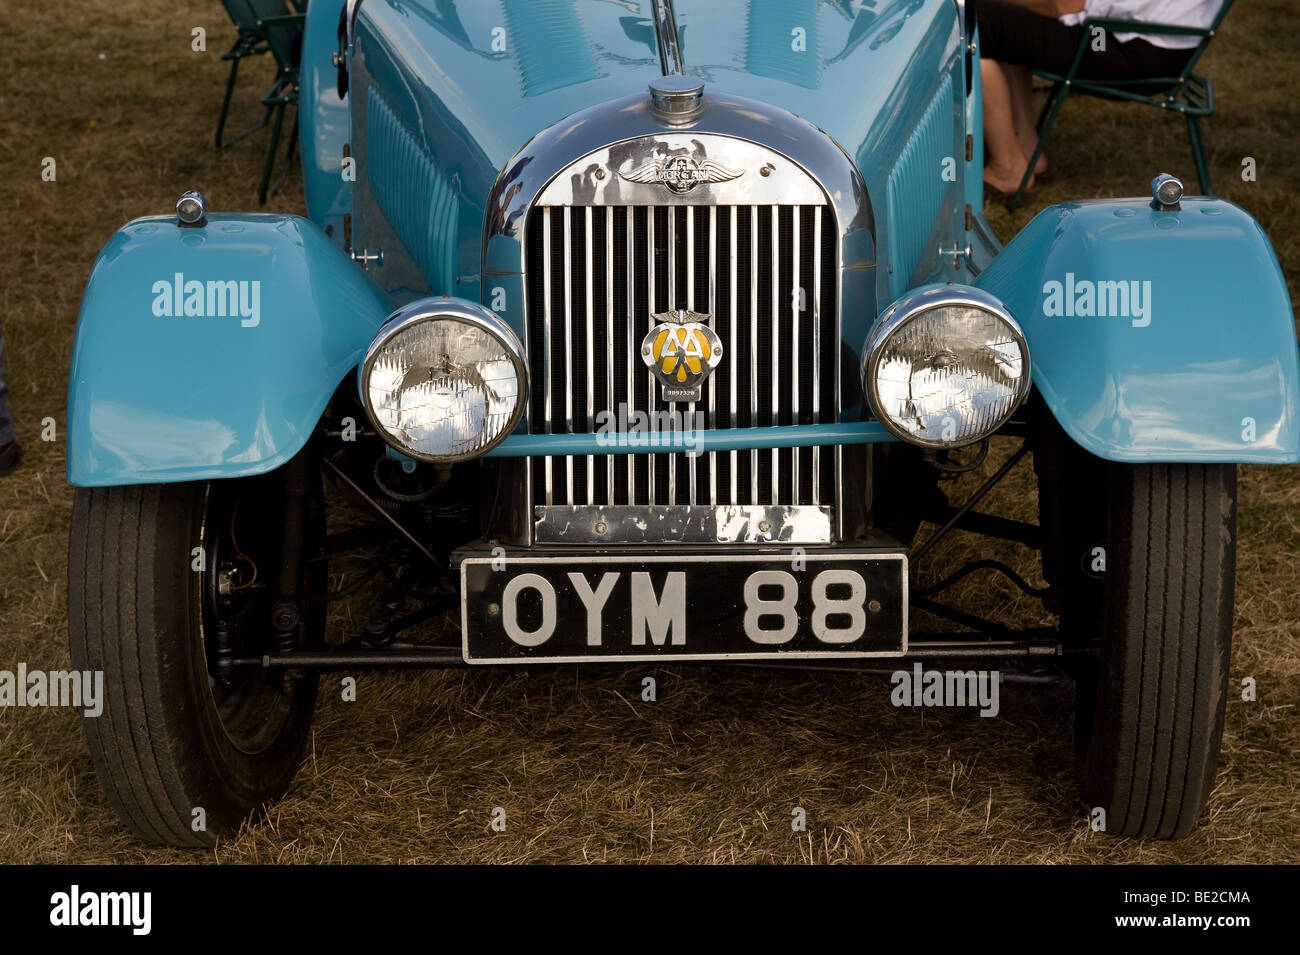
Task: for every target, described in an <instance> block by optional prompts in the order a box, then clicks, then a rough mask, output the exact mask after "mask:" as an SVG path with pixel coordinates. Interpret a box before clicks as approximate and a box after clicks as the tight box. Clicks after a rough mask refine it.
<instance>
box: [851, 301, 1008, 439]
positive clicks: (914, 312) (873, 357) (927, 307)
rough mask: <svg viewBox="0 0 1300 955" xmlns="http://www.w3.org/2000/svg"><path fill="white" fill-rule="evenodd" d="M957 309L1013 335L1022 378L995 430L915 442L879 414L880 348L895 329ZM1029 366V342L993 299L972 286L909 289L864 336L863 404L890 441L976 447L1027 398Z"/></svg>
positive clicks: (904, 431) (912, 435)
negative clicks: (973, 311)
mask: <svg viewBox="0 0 1300 955" xmlns="http://www.w3.org/2000/svg"><path fill="white" fill-rule="evenodd" d="M954 305H955V306H960V307H963V308H977V309H982V310H984V311H987V312H990V313H992V314H993V315H994V316H995V317H996V318H998V319H1000V320H1001V321H1002V322H1004V323H1005V324H1006V325H1007V327H1008V328H1010V329H1011V331H1012V332H1013V333H1014V335H1015V337H1016V343H1017V344H1018V345H1019V346H1020V354H1021V359H1022V361H1023V364H1024V376H1023V378H1022V379H1021V383H1020V387H1019V393H1018V394H1017V395H1016V399H1015V401H1014V402H1013V403H1012V405H1011V408H1010V410H1009V411H1008V412H1007V415H1006V417H1005V418H1003V420H1002V421H1000V422H999V423H998V424H997V426H996V427H994V428H991V429H989V430H987V431H985V432H984V433H983V434H980V435H978V436H977V437H974V438H960V439H954V440H950V441H944V440H942V439H934V440H927V439H923V438H918V437H917V436H916V435H914V434H912V433H910V432H908V431H906V430H904V429H902V428H900V427H898V426H897V425H896V424H895V422H894V420H893V419H892V418H891V417H890V416H889V415H887V414H884V413H883V412H882V411H881V407H882V402H881V400H880V397H879V395H878V394H877V392H876V379H875V370H876V366H877V364H878V363H879V361H880V356H881V354H882V351H883V349H882V347H881V346H883V345H884V344H885V342H886V341H888V339H889V337H890V336H891V335H893V334H894V333H895V332H896V331H898V329H900V328H902V327H903V326H904V325H906V324H907V323H908V322H910V321H912V320H914V319H916V318H918V317H920V316H921V315H923V314H925V313H926V312H929V311H931V310H933V309H936V308H944V307H947V306H954ZM1032 372H1033V363H1032V361H1031V359H1030V355H1029V340H1028V338H1026V336H1025V332H1024V329H1022V328H1021V327H1020V323H1019V322H1017V321H1016V319H1015V316H1014V315H1012V314H1011V312H1010V311H1009V310H1008V309H1007V307H1006V306H1005V305H1004V304H1003V303H1002V302H1001V300H999V299H998V298H996V297H995V296H993V295H991V294H989V293H988V292H986V291H984V290H983V289H979V288H975V287H974V286H972V285H956V284H944V285H928V286H924V287H921V288H917V289H912V290H911V291H908V292H906V293H904V294H903V295H902V296H900V297H899V298H897V299H895V300H894V301H893V302H892V303H890V305H889V307H888V308H886V309H885V311H884V312H882V313H881V316H880V318H879V320H878V321H877V322H876V324H875V326H874V327H873V328H872V330H871V332H870V334H868V336H867V344H866V348H865V353H864V355H863V358H862V390H863V393H864V394H865V395H866V398H867V404H868V406H869V407H870V409H871V413H872V414H873V415H875V418H876V420H877V421H878V422H880V424H881V425H882V426H883V427H884V428H885V430H886V431H888V432H889V433H890V434H892V435H894V437H896V438H898V439H899V440H900V441H902V442H904V443H906V444H910V445H912V446H913V447H919V448H926V449H929V450H952V449H953V448H961V447H967V446H969V445H972V444H977V443H979V442H980V441H982V440H984V439H985V438H988V437H989V436H990V435H993V434H995V433H996V432H997V430H998V428H1001V427H1002V426H1003V425H1004V424H1006V422H1007V420H1008V419H1009V418H1010V417H1011V415H1013V414H1014V413H1015V411H1016V409H1017V408H1019V407H1020V405H1021V404H1022V403H1023V402H1024V400H1025V398H1027V397H1028V396H1029V392H1030V390H1031V388H1032V387H1033V380H1032V379H1033V374H1032Z"/></svg>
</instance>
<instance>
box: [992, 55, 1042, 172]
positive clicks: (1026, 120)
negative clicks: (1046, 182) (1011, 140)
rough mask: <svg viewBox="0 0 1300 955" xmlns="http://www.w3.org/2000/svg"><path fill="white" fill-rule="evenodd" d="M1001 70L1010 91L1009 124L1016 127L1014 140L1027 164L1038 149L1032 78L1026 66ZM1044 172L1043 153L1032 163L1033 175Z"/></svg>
mask: <svg viewBox="0 0 1300 955" xmlns="http://www.w3.org/2000/svg"><path fill="white" fill-rule="evenodd" d="M1002 70H1003V72H1004V73H1005V74H1006V77H1007V86H1008V87H1009V88H1010V90H1011V122H1012V123H1013V124H1014V125H1015V127H1016V139H1018V140H1019V141H1020V148H1021V150H1022V151H1023V152H1024V154H1025V161H1026V162H1028V161H1029V157H1030V156H1032V155H1033V154H1034V150H1035V149H1037V148H1038V130H1036V129H1035V128H1034V123H1035V120H1036V119H1037V118H1038V117H1037V116H1035V115H1034V87H1033V79H1034V77H1033V74H1032V73H1030V72H1029V68H1028V67H1026V66H1015V65H1012V64H1010V63H1004V64H1003V65H1002ZM1045 172H1047V155H1046V153H1043V154H1040V155H1039V157H1038V162H1036V163H1034V175H1037V176H1041V175H1042V174H1043V173H1045Z"/></svg>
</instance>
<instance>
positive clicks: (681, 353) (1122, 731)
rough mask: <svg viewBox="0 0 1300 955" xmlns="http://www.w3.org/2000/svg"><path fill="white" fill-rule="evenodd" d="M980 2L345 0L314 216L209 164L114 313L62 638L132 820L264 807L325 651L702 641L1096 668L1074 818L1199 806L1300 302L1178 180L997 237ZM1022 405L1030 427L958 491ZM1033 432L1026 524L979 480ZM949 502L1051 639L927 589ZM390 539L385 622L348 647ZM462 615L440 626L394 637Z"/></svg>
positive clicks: (1288, 424) (1158, 821) (308, 47)
mask: <svg viewBox="0 0 1300 955" xmlns="http://www.w3.org/2000/svg"><path fill="white" fill-rule="evenodd" d="M674 8H675V9H674ZM971 32H973V31H968V29H967V25H966V19H965V10H964V7H963V3H962V2H961V0H956V2H954V0H876V2H855V0H820V2H819V0H753V2H743V0H675V2H673V0H502V2H501V3H490V2H481V0H347V2H341V0H313V2H312V4H311V7H310V11H309V13H308V16H307V20H306V27H305V40H304V48H303V53H302V73H301V76H302V90H301V109H300V115H299V122H300V132H301V143H302V153H303V155H302V166H303V179H304V181H305V186H306V198H307V208H308V210H309V212H310V215H309V217H308V218H299V217H297V216H291V215H278V214H257V213H244V212H225V211H218V210H213V209H208V208H206V206H205V203H204V200H203V199H202V196H201V195H199V194H196V193H188V194H185V195H184V196H183V197H182V199H181V200H180V201H179V203H178V205H177V211H176V214H169V215H158V216H150V217H146V218H141V219H136V220H134V221H133V222H130V223H128V224H127V225H125V226H124V227H123V228H122V229H121V230H120V231H119V232H118V233H117V234H116V235H114V236H113V237H112V238H111V239H110V240H109V242H108V244H107V245H106V246H105V248H104V250H103V252H102V253H101V255H100V257H99V259H98V261H97V262H96V264H95V266H94V270H93V272H92V273H91V276H90V279H89V283H88V285H87V289H86V294H85V299H84V301H83V304H82V308H81V315H80V319H79V322H78V326H77V337H76V347H75V353H74V357H73V363H72V373H71V383H70V388H69V401H68V404H69V418H70V420H69V461H68V480H69V481H70V482H71V483H72V484H74V485H76V486H77V488H78V490H77V495H76V508H75V513H74V519H73V525H72V534H71V560H70V568H71V569H70V578H71V579H70V617H71V623H70V629H71V647H72V655H73V659H74V661H75V663H76V665H77V666H78V667H84V668H94V669H102V670H104V671H105V673H106V677H107V686H108V688H109V689H108V701H107V707H106V710H105V712H104V715H102V716H101V717H99V718H98V719H87V720H86V724H85V726H86V735H87V738H88V740H89V745H90V749H91V752H92V755H93V757H94V761H95V766H96V769H97V771H98V774H99V778H100V780H101V782H102V783H103V785H104V788H105V789H106V791H107V793H108V795H109V798H110V799H111V801H112V803H113V805H114V806H115V807H116V808H117V810H118V812H119V813H120V814H121V816H122V819H123V821H124V822H125V823H126V824H127V825H128V826H129V827H130V828H131V829H132V830H133V831H134V832H136V833H137V834H139V835H140V836H141V837H144V838H146V839H149V840H154V841H157V842H161V843H172V844H177V845H198V844H208V843H211V842H212V841H213V840H214V839H217V838H220V837H222V836H224V835H227V834H229V833H232V832H233V831H235V830H236V829H237V828H238V826H239V825H240V823H241V822H242V821H243V820H244V819H245V818H247V817H248V816H249V815H250V814H252V813H254V812H255V811H256V810H257V809H258V807H261V806H264V805H265V804H266V803H268V802H269V801H271V800H274V799H276V798H278V797H279V796H280V795H281V794H282V793H283V792H284V791H285V789H286V787H287V786H288V785H289V782H290V780H291V778H292V776H293V774H294V772H295V770H296V766H297V763H298V761H299V758H300V755H301V753H302V750H303V746H304V741H305V739H306V737H307V731H308V725H309V721H310V719H311V716H312V710H313V706H314V701H315V693H316V686H317V677H318V674H319V673H320V672H321V671H325V670H348V671H355V670H358V669H361V668H365V667H388V668H393V667H432V666H455V665H466V664H468V665H489V664H491V665H528V664H544V663H566V664H567V663H574V662H580V661H581V662H595V661H601V662H605V663H610V662H620V663H622V662H634V661H635V662H637V663H638V668H639V669H640V668H643V667H644V664H645V663H647V662H659V661H702V660H715V661H727V662H733V663H752V662H754V661H765V663H766V664H767V665H785V666H790V667H801V666H802V667H819V668H825V667H836V668H841V669H862V670H869V671H882V670H883V671H884V672H886V673H888V672H891V671H903V672H905V673H914V674H915V675H916V678H917V683H918V686H917V689H918V690H922V688H921V686H920V683H921V682H922V678H923V677H924V680H926V681H929V679H930V675H931V674H932V673H934V672H939V673H940V677H939V680H940V681H946V683H945V684H944V687H940V689H943V688H950V687H951V686H952V685H953V684H954V682H957V684H958V687H959V688H960V679H964V677H963V676H962V674H963V672H964V670H965V669H966V668H970V667H975V668H978V669H984V670H991V671H993V672H994V673H996V674H1000V675H1001V678H1002V679H1003V680H1004V681H1010V680H1015V679H1019V680H1021V681H1025V682H1033V681H1041V680H1043V679H1049V680H1055V679H1056V678H1057V674H1059V673H1061V672H1065V673H1067V674H1069V675H1071V676H1072V677H1073V678H1074V680H1075V681H1076V682H1077V685H1078V688H1079V692H1078V709H1077V718H1076V724H1077V725H1076V729H1077V737H1078V740H1077V742H1078V751H1079V767H1080V775H1081V780H1082V791H1083V796H1084V800H1085V801H1083V802H1081V803H1080V809H1079V812H1080V818H1083V816H1084V814H1085V813H1088V814H1089V816H1090V818H1091V819H1092V820H1093V821H1094V822H1096V821H1097V820H1099V819H1102V820H1104V823H1105V828H1106V829H1107V830H1108V831H1110V832H1113V833H1123V834H1129V835H1145V836H1155V837H1162V838H1169V837H1176V836H1180V835H1182V834H1184V833H1186V832H1188V831H1189V830H1190V829H1191V827H1192V826H1193V824H1194V823H1195V821H1196V819H1197V816H1198V815H1199V813H1200V811H1201V809H1202V807H1203V806H1204V804H1205V800H1206V797H1207V794H1208V793H1209V791H1210V789H1211V787H1212V785H1213V782H1214V777H1215V770H1216V763H1217V758H1218V751H1219V743H1220V736H1221V733H1222V727H1223V714H1224V701H1225V695H1226V693H1227V677H1228V653H1229V642H1230V637H1231V629H1232V605H1233V577H1234V564H1235V541H1236V465H1237V464H1238V463H1244V462H1252V463H1271V464H1282V463H1289V462H1295V461H1297V460H1298V459H1300V431H1298V427H1297V423H1298V420H1300V419H1298V418H1297V411H1298V409H1297V394H1298V390H1297V389H1298V385H1300V368H1298V366H1297V352H1296V337H1295V331H1294V325H1293V320H1292V314H1291V308H1290V305H1289V301H1288V295H1287V290H1286V287H1285V285H1284V283H1283V279H1282V275H1281V273H1280V271H1279V267H1278V263H1277V260H1276V258H1275V257H1274V254H1273V251H1272V249H1271V247H1270V245H1269V242H1268V239H1267V238H1266V237H1265V235H1264V233H1263V232H1262V231H1261V230H1260V227H1259V226H1258V224H1257V223H1256V222H1255V221H1254V220H1253V219H1252V218H1251V217H1250V216H1249V215H1247V214H1246V213H1245V212H1244V211H1243V210H1242V209H1240V208H1239V207H1238V206H1236V205H1233V204H1232V203H1230V202H1226V201H1223V200H1221V199H1215V198H1212V197H1192V196H1182V187H1181V185H1180V184H1179V183H1178V182H1177V181H1176V180H1172V179H1170V178H1168V177H1165V178H1158V179H1157V180H1155V181H1154V188H1153V189H1152V190H1148V188H1147V185H1146V183H1145V182H1143V183H1134V191H1135V192H1146V191H1151V192H1153V193H1154V195H1143V196H1140V197H1137V198H1128V199H1112V200H1096V199H1093V200H1084V201H1078V202H1066V203H1062V204H1060V205H1055V206H1052V207H1050V208H1047V209H1045V210H1043V211H1042V212H1041V213H1039V214H1038V215H1037V216H1036V217H1035V218H1034V219H1033V220H1032V221H1031V222H1030V223H1029V224H1028V225H1027V226H1026V227H1025V228H1024V230H1023V231H1022V232H1021V233H1020V234H1019V235H1018V236H1016V237H1015V239H1014V240H1013V241H1012V242H1010V243H1009V244H1008V245H1007V246H1005V247H1002V246H1000V244H999V243H998V242H997V241H996V239H995V238H994V237H993V236H992V234H991V232H990V230H989V228H988V225H987V223H986V222H985V220H984V218H983V216H982V215H981V179H982V176H981V168H982V153H983V150H982V143H981V133H980V102H979V88H980V83H979V54H978V44H977V42H976V40H975V38H974V37H973V36H971V35H970V34H971ZM1151 172H1152V173H1156V172H1158V170H1152V171H1151ZM201 185H202V184H201V183H178V184H177V186H178V192H179V191H180V190H181V189H184V188H190V187H192V186H201ZM992 435H1000V436H1006V437H1008V438H1009V439H1012V440H1013V441H1014V445H1012V446H1013V447H1014V448H1015V450H1014V453H1013V454H1012V455H1011V457H1010V458H1009V459H1008V460H1007V461H1006V463H1005V464H1004V465H1003V466H1001V467H999V468H998V469H997V470H996V471H995V472H994V473H993V475H992V477H991V478H990V479H989V481H988V482H987V483H986V484H985V485H984V486H983V487H982V488H981V489H980V490H979V492H978V493H976V494H974V496H973V497H972V498H970V499H969V500H963V501H960V502H958V503H956V504H950V503H949V502H948V500H947V498H946V496H945V495H944V494H943V493H942V491H941V490H940V487H941V485H940V483H939V481H940V478H941V477H943V476H944V475H947V474H951V473H957V472H962V471H968V470H971V469H973V468H974V467H976V466H978V465H979V463H980V462H982V461H983V460H984V456H985V454H986V452H987V450H988V446H989V444H988V442H989V438H990V436H992ZM999 447H1000V448H1002V447H1004V445H1003V444H999ZM1025 455H1032V461H1033V466H1034V471H1035V473H1036V475H1037V480H1038V502H1037V503H1038V514H1039V521H1038V523H1037V524H1031V523H1026V522H1023V521H1018V520H1012V519H1009V518H1007V517H1005V516H998V515H992V514H985V513H982V512H980V511H978V510H976V509H975V507H974V505H975V504H976V503H977V502H978V501H979V500H980V499H981V498H983V496H984V494H985V492H986V491H987V490H988V489H989V488H990V487H992V486H993V485H994V484H996V483H997V481H998V480H999V479H1001V478H1002V477H1003V476H1004V475H1005V474H1006V473H1007V472H1008V471H1009V470H1010V468H1011V467H1012V466H1013V465H1014V464H1015V463H1016V462H1018V461H1020V460H1021V459H1022V458H1023V457H1024V456H1025ZM345 505H351V506H352V511H351V512H348V511H345V510H344V508H345ZM346 513H356V514H359V515H361V516H360V517H352V518H350V519H348V520H344V519H343V517H344V515H345V514H346ZM367 515H368V516H367ZM327 519H328V525H327ZM926 521H928V522H933V523H934V524H936V525H937V526H938V527H939V528H940V531H939V533H938V534H937V535H935V536H933V537H931V538H929V540H928V541H927V542H926V543H924V544H920V545H919V546H918V545H913V540H914V538H915V537H916V536H917V531H918V528H919V527H920V525H921V523H922V522H926ZM953 528H964V529H968V530H973V531H977V532H979V533H982V534H985V535H987V536H988V537H989V538H990V540H989V545H988V548H987V559H986V560H982V561H980V562H977V563H975V564H973V565H970V566H968V567H966V568H965V569H964V570H963V571H962V572H961V574H964V573H966V572H967V571H971V570H981V571H1003V572H1006V573H1008V574H1009V575H1010V576H1011V577H1012V579H1013V580H1014V581H1015V582H1016V584H1017V585H1018V586H1020V587H1022V589H1024V590H1026V591H1027V592H1029V593H1031V594H1033V595H1035V596H1037V597H1041V598H1042V600H1043V601H1044V603H1045V605H1046V607H1047V609H1048V610H1050V611H1051V612H1052V614H1055V615H1056V616H1057V617H1058V618H1059V627H1052V628H1051V629H1036V630H1032V631H1024V630H1019V631H1010V632H1009V631H1007V630H1006V629H1005V628H1004V627H1001V626H999V625H997V624H996V623H994V622H991V621H987V620H984V619H982V618H980V617H978V616H975V615H973V614H970V613H968V612H963V611H959V610H956V609H954V608H951V607H948V606H946V605H944V604H942V603H941V602H940V601H939V599H938V595H939V594H940V592H941V591H942V590H944V589H946V587H947V586H948V585H949V584H950V583H952V581H953V579H954V578H953V577H950V578H948V579H947V580H945V581H941V582H940V583H939V584H936V585H934V586H929V587H926V588H920V587H919V585H914V586H912V587H911V589H910V591H909V579H910V578H911V575H912V574H913V572H914V570H915V569H917V568H918V566H923V563H922V562H923V560H924V558H925V557H926V556H927V554H929V553H930V548H931V545H932V544H933V543H934V541H935V540H937V539H939V538H941V537H942V536H943V535H944V534H946V533H948V532H949V531H950V530H951V529H953ZM1007 541H1011V542H1019V543H1022V544H1030V545H1032V546H1033V547H1036V548H1039V549H1041V552H1042V574H1043V578H1044V580H1045V581H1046V583H1047V586H1046V587H1045V588H1037V587H1034V586H1032V585H1031V584H1029V583H1028V582H1026V581H1024V580H1023V579H1021V577H1019V576H1018V575H1015V574H1014V572H1012V571H1011V569H1010V568H1009V567H1007V566H1006V564H1005V563H1004V562H1003V561H1000V560H998V559H997V558H998V557H999V556H1002V557H1005V555H1006V553H1007V551H1008V545H1007V544H1006V543H1005V542H1007ZM361 546H371V547H376V548H379V550H378V551H376V553H377V554H379V555H380V556H376V557H375V566H376V568H379V567H383V568H385V570H386V573H387V581H386V582H383V581H377V582H375V583H374V585H373V588H372V592H371V594H370V596H369V600H370V603H371V604H373V605H374V606H376V607H377V608H378V609H377V610H376V611H375V612H374V615H373V616H372V618H371V621H372V622H371V625H370V626H369V627H367V628H366V630H365V631H364V632H362V633H359V634H333V635H331V640H329V641H327V640H326V634H325V628H324V609H323V608H324V607H325V605H326V601H328V600H329V599H333V598H335V597H338V596H341V594H340V593H338V592H330V591H328V589H327V588H328V585H329V578H328V575H327V573H326V566H327V561H328V558H330V557H331V556H334V555H337V554H339V553H342V552H344V551H346V550H348V549H350V548H356V547H361ZM961 574H958V575H955V576H961ZM913 610H923V611H926V612H927V614H929V615H931V617H932V618H933V617H934V616H937V617H940V618H947V619H948V620H950V621H952V622H954V623H956V624H959V625H960V626H961V629H960V630H958V631H956V632H954V631H953V629H952V628H949V630H948V632H943V633H925V632H920V630H919V629H917V628H915V627H909V612H910V611H913ZM453 611H454V612H456V613H458V614H459V617H460V622H461V628H460V629H461V633H460V637H459V643H458V644H457V645H455V646H443V645H439V644H438V643H437V642H434V643H416V642H411V641H410V640H409V639H407V640H403V639H399V638H398V634H399V633H400V632H401V631H402V630H404V629H406V628H409V627H410V626H411V625H412V624H414V623H418V622H419V621H422V620H426V619H429V618H431V617H433V616H435V615H440V614H445V613H448V612H453ZM923 667H924V668H925V672H924V673H923V672H922V670H923ZM954 674H956V677H957V680H956V681H955V680H954ZM929 686H930V684H929V682H926V690H923V691H922V692H927V691H928V687H929ZM950 702H951V701H950ZM200 808H201V809H202V813H201V814H200V813H199V812H198V810H199V809H200ZM200 816H201V817H202V819H203V824H202V825H200V824H199V823H198V822H197V821H196V820H199V819H200Z"/></svg>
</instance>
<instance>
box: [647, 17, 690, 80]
mask: <svg viewBox="0 0 1300 955" xmlns="http://www.w3.org/2000/svg"><path fill="white" fill-rule="evenodd" d="M654 5H655V6H654V22H655V39H656V40H657V41H658V44H659V68H660V69H661V70H662V71H663V74H664V75H665V76H667V75H668V74H669V73H685V72H686V67H685V65H684V64H683V62H682V47H681V44H680V43H678V42H677V37H678V33H677V13H676V11H674V10H673V0H654Z"/></svg>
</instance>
